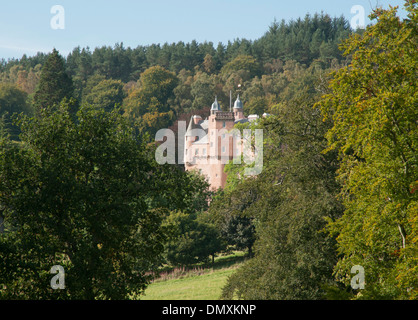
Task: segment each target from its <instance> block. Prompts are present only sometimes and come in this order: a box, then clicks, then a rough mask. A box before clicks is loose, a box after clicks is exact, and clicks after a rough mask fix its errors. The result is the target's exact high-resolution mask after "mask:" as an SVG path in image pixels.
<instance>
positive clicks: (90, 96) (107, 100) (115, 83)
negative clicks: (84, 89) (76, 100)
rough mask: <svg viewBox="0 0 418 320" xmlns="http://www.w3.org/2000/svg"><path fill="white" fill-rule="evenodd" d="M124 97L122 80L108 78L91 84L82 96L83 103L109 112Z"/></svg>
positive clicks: (119, 104)
mask: <svg viewBox="0 0 418 320" xmlns="http://www.w3.org/2000/svg"><path fill="white" fill-rule="evenodd" d="M124 98H125V92H124V91H123V83H122V81H120V80H113V79H108V80H102V81H100V82H99V83H97V84H96V85H95V86H93V87H92V88H91V89H90V90H89V92H88V93H87V94H86V95H85V96H84V98H83V103H87V104H90V105H92V106H94V107H96V108H103V109H104V110H105V111H107V112H110V111H112V110H113V109H114V108H115V106H116V107H117V106H121V105H122V103H123V99H124Z"/></svg>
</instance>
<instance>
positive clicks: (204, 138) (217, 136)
mask: <svg viewBox="0 0 418 320" xmlns="http://www.w3.org/2000/svg"><path fill="white" fill-rule="evenodd" d="M257 118H258V116H257V115H250V116H249V117H248V118H246V117H244V112H243V103H242V102H241V100H240V99H239V96H238V98H237V100H236V101H235V103H234V107H233V109H232V110H231V106H230V111H229V112H228V111H222V110H221V106H220V104H219V103H218V100H217V98H215V102H214V103H213V104H212V107H211V110H210V115H209V117H208V118H206V119H205V120H203V119H202V117H201V116H198V115H194V116H192V117H191V119H190V122H189V125H188V128H187V131H186V135H185V144H184V146H185V150H184V159H185V169H186V170H198V171H199V172H200V173H201V174H203V175H204V176H205V177H206V179H207V180H208V182H209V184H210V187H211V189H212V190H216V189H218V188H223V187H224V186H225V183H226V177H227V176H226V174H225V172H224V167H225V164H226V163H227V162H228V160H231V159H232V158H233V155H234V148H240V147H239V146H240V145H241V143H239V146H238V147H237V143H236V142H235V141H234V139H232V137H231V136H230V135H228V132H229V131H231V130H232V129H233V128H234V125H235V124H236V123H238V122H248V121H251V120H253V119H254V120H255V119H257ZM239 142H240V141H239ZM241 151H242V150H238V151H237V150H235V152H238V153H239V154H241V153H240V152H241Z"/></svg>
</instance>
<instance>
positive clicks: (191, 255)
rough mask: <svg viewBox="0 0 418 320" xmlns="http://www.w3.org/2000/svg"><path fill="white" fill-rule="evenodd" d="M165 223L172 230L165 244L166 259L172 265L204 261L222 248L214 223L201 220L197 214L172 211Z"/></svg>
mask: <svg viewBox="0 0 418 320" xmlns="http://www.w3.org/2000/svg"><path fill="white" fill-rule="evenodd" d="M165 223H166V224H167V225H168V226H169V227H170V228H171V230H172V234H171V235H172V238H171V241H170V242H169V243H168V245H167V260H168V261H169V262H170V263H171V264H173V265H191V264H194V263H198V262H206V261H207V260H208V258H209V256H210V255H212V257H213V259H214V257H215V253H217V252H220V251H221V250H222V249H223V243H222V241H221V240H220V236H219V231H218V230H217V228H215V226H214V225H211V224H209V223H207V222H204V221H201V219H199V217H198V215H197V214H186V213H182V212H173V213H171V215H170V216H169V217H168V218H167V219H166V221H165Z"/></svg>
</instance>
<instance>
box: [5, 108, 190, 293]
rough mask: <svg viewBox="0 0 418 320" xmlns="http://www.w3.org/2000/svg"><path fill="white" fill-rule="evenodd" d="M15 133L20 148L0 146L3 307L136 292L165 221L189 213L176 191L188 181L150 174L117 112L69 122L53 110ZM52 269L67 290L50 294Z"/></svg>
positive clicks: (163, 172) (149, 161)
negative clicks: (171, 213) (6, 302)
mask: <svg viewBox="0 0 418 320" xmlns="http://www.w3.org/2000/svg"><path fill="white" fill-rule="evenodd" d="M20 127H21V128H22V131H23V134H22V145H21V146H17V145H13V144H11V143H10V142H8V140H7V139H6V140H4V139H3V140H1V144H2V145H1V148H0V150H1V153H0V181H1V185H0V207H1V208H2V211H3V216H4V219H5V223H6V227H7V232H6V233H4V234H2V235H0V247H1V249H0V251H1V253H2V259H0V279H1V281H2V283H1V286H0V296H1V298H7V299H124V298H127V297H128V296H129V295H131V294H140V293H141V292H143V290H144V289H145V287H146V285H147V283H148V282H149V280H150V279H149V276H147V274H148V272H149V271H151V270H153V269H155V268H156V267H157V266H158V263H159V262H160V261H161V253H162V252H163V249H164V241H165V235H166V233H165V231H164V230H163V229H162V228H161V221H162V218H163V216H164V212H166V211H167V210H172V209H184V208H185V207H186V206H187V205H188V204H186V203H184V198H185V197H184V194H182V193H181V194H180V193H179V191H178V190H177V189H176V187H178V186H180V188H178V189H180V190H181V192H185V193H187V192H188V191H190V190H192V189H193V188H194V187H193V186H191V187H189V188H187V187H186V186H187V183H188V182H189V180H187V179H186V178H185V177H184V174H182V173H181V172H180V171H178V170H177V169H176V168H172V167H171V168H170V167H166V166H159V165H157V164H156V163H155V161H154V159H153V157H152V155H153V153H152V150H149V148H148V147H147V146H146V145H145V144H144V143H143V142H141V141H139V140H137V139H136V138H135V137H134V135H133V132H132V128H130V127H129V125H128V123H127V122H126V121H124V120H123V118H122V116H121V115H119V114H118V110H114V111H111V112H105V111H104V110H98V109H92V108H90V107H82V108H81V109H80V111H79V112H78V114H77V121H73V118H72V116H71V115H70V113H69V111H68V105H61V106H60V107H59V109H58V110H57V111H55V112H52V113H51V112H48V111H47V110H41V111H40V117H37V118H35V119H31V118H27V117H24V118H23V119H22V120H21V121H20ZM182 182H185V184H184V185H183V184H182ZM170 185H171V187H170ZM175 186H176V187H175ZM53 265H62V266H63V267H64V268H65V272H66V273H65V276H66V278H65V285H66V288H65V290H56V291H55V290H52V289H51V287H50V284H49V281H50V279H51V277H52V276H51V275H50V274H49V270H50V268H51V267H52V266H53Z"/></svg>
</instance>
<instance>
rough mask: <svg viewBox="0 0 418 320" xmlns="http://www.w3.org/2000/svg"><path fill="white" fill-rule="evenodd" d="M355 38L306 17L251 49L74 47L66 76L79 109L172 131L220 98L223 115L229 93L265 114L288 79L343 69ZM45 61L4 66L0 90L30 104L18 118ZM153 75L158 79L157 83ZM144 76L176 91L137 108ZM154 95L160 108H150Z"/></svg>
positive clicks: (279, 26)
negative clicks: (10, 88)
mask: <svg viewBox="0 0 418 320" xmlns="http://www.w3.org/2000/svg"><path fill="white" fill-rule="evenodd" d="M351 32H352V30H351V29H350V27H349V24H348V21H347V20H345V19H344V18H342V17H341V18H331V17H330V16H328V15H326V14H315V15H313V16H309V15H307V16H306V17H305V18H304V19H298V20H295V21H290V22H287V23H286V22H285V21H282V22H281V23H278V22H276V21H274V22H273V23H272V24H271V26H270V28H269V30H268V31H267V32H266V33H265V35H264V36H262V37H261V38H260V39H257V40H254V41H250V40H246V39H236V40H234V41H229V42H228V43H227V44H222V43H219V44H218V45H217V46H216V45H214V44H213V43H210V42H209V43H197V42H196V41H192V42H190V43H183V42H178V43H173V44H168V43H165V44H162V45H160V44H153V45H150V46H138V47H136V48H129V47H128V48H126V47H124V46H123V44H116V45H115V46H114V47H108V46H103V47H100V48H95V49H94V50H93V51H91V50H90V49H89V48H80V47H77V48H75V49H74V50H73V51H72V52H71V53H70V54H69V55H68V56H67V57H66V58H65V59H64V60H65V71H66V73H67V74H68V75H69V76H70V77H71V79H72V81H73V86H74V92H73V94H72V97H73V98H74V99H76V100H78V101H79V103H80V104H83V103H89V104H94V105H101V106H103V104H105V106H103V107H105V108H106V109H107V110H110V109H111V108H113V107H114V105H115V104H119V105H122V106H123V108H124V112H126V113H127V114H130V116H135V118H136V119H138V117H140V118H141V119H140V120H138V121H141V122H142V124H141V126H140V127H141V128H142V131H150V133H151V134H152V133H154V132H155V131H156V130H158V129H159V128H162V127H169V126H171V125H172V124H173V123H174V121H175V120H176V119H178V118H179V117H181V115H182V114H187V113H189V112H191V111H194V112H196V113H199V112H202V111H200V110H201V109H204V108H206V107H208V106H210V105H211V103H212V102H213V99H214V96H215V95H218V100H219V101H220V102H221V103H222V105H223V107H228V105H229V93H230V91H231V90H232V93H233V95H234V96H235V95H237V94H238V93H240V94H241V95H242V97H243V98H244V101H245V102H246V108H245V111H246V113H247V114H249V113H263V112H267V111H268V109H269V107H271V106H272V105H274V104H276V103H277V102H278V95H279V94H280V92H282V91H283V90H284V88H285V87H286V86H287V85H288V84H289V82H290V81H291V77H292V76H291V75H290V76H289V75H288V74H289V73H290V74H293V73H294V72H297V69H300V68H307V67H309V66H310V65H312V64H313V63H315V64H316V65H318V66H319V67H320V68H323V69H326V68H329V67H331V66H332V67H337V66H339V65H340V64H341V63H343V61H344V60H345V58H342V56H341V53H340V51H339V50H338V44H339V43H340V42H341V40H342V39H344V38H346V37H347V36H348V35H349V34H350V33H351ZM48 56H49V55H48V54H45V53H39V54H38V55H36V56H33V57H27V56H26V55H24V56H23V57H22V58H21V59H14V60H9V61H4V60H3V61H2V63H0V83H9V84H13V85H15V86H16V88H17V89H19V90H21V91H22V92H23V93H22V94H20V95H21V96H22V97H25V98H26V104H27V105H26V106H23V105H21V104H16V105H15V108H16V110H15V111H17V112H20V111H21V110H22V109H27V108H31V107H33V105H34V101H33V98H34V94H35V91H36V90H37V88H38V86H39V83H40V77H41V70H42V67H43V66H44V65H45V62H46V61H47V59H48ZM158 68H163V69H164V71H163V72H159V71H158V70H159V69H158ZM152 71H156V73H155V74H154V75H152V73H153V72H152ZM147 74H148V75H149V78H152V77H156V78H157V77H160V78H159V80H158V81H160V82H162V81H163V78H164V77H166V78H167V79H169V81H171V83H170V84H169V85H167V88H166V89H167V90H166V91H165V92H159V93H156V92H151V93H150V94H148V97H147V98H145V100H147V101H148V102H147V107H143V106H140V105H141V101H139V100H142V101H144V99H143V98H144V97H143V95H142V96H141V93H140V92H144V91H147V90H142V88H143V87H144V86H146V85H147V84H144V82H143V81H142V79H143V76H144V77H145V76H146V75H147ZM161 77H162V78H161ZM151 81H154V80H151ZM238 85H240V87H238ZM3 90H6V89H3ZM148 91H149V90H148ZM5 95H7V93H3V97H4V96H5ZM155 95H157V96H158V97H156V99H157V102H156V103H153V104H154V107H149V104H150V100H151V98H152V97H155ZM139 96H141V98H142V99H139V98H138V97H139ZM4 99H5V98H4ZM5 103H6V102H5ZM5 103H4V104H3V105H0V114H4V113H5V111H6V110H7V111H8V112H9V115H10V111H11V110H9V109H10V108H9V109H7V107H6V106H4V105H5ZM142 104H144V103H142ZM12 111H13V110H12ZM33 111H34V110H33ZM8 122H10V120H8ZM11 129H12V128H11ZM14 130H15V129H14ZM15 137H17V135H16V134H15Z"/></svg>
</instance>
